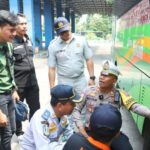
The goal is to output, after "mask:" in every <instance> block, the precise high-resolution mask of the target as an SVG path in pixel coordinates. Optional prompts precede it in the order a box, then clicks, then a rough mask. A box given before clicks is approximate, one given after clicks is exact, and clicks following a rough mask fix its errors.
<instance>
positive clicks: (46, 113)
mask: <svg viewBox="0 0 150 150" xmlns="http://www.w3.org/2000/svg"><path fill="white" fill-rule="evenodd" d="M50 114H51V113H50V112H49V111H48V110H45V111H44V113H43V114H42V118H43V119H45V120H48V118H49V117H50Z"/></svg>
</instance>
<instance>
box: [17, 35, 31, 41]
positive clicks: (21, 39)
mask: <svg viewBox="0 0 150 150" xmlns="http://www.w3.org/2000/svg"><path fill="white" fill-rule="evenodd" d="M25 37H26V39H27V40H28V39H29V37H28V35H27V34H25ZM15 40H16V41H17V42H19V43H24V42H25V41H24V39H23V38H22V37H20V36H18V35H16V36H15Z"/></svg>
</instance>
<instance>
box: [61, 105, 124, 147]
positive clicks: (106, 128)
mask: <svg viewBox="0 0 150 150" xmlns="http://www.w3.org/2000/svg"><path fill="white" fill-rule="evenodd" d="M121 125H122V119H121V114H120V112H119V111H118V109H117V108H115V107H114V106H112V105H110V104H103V105H100V106H98V107H96V108H95V110H94V112H93V113H92V115H91V118H90V127H89V129H90V130H89V132H88V135H89V137H88V138H86V137H85V136H83V135H82V134H81V133H75V134H73V135H72V136H71V137H70V138H69V140H68V141H67V143H66V144H65V146H64V148H63V150H110V145H111V142H112V140H113V139H114V138H115V137H116V136H117V135H119V131H120V128H121Z"/></svg>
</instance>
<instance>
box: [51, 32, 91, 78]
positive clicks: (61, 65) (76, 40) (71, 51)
mask: <svg viewBox="0 0 150 150" xmlns="http://www.w3.org/2000/svg"><path fill="white" fill-rule="evenodd" d="M48 53H49V57H48V65H49V67H57V73H58V77H59V76H63V77H67V78H76V77H79V76H80V75H82V74H83V72H84V60H87V59H89V58H91V57H92V56H93V52H92V49H91V48H90V47H89V45H88V43H87V41H86V40H85V38H84V37H82V36H77V35H74V34H73V35H72V39H71V40H70V41H69V42H65V41H63V40H62V39H61V38H60V37H58V38H56V39H54V40H53V41H52V42H51V43H50V45H49V48H48Z"/></svg>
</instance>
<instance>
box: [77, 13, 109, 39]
mask: <svg viewBox="0 0 150 150" xmlns="http://www.w3.org/2000/svg"><path fill="white" fill-rule="evenodd" d="M81 19H83V18H82V17H81V18H80V20H79V22H80V23H79V24H78V26H77V29H76V31H77V32H78V33H81V34H82V33H87V34H88V37H94V35H89V34H93V33H95V35H96V36H97V37H99V38H106V37H108V35H110V34H111V28H112V20H111V17H108V16H102V15H99V14H94V15H87V16H86V18H84V21H81ZM97 33H99V34H98V35H97Z"/></svg>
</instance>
